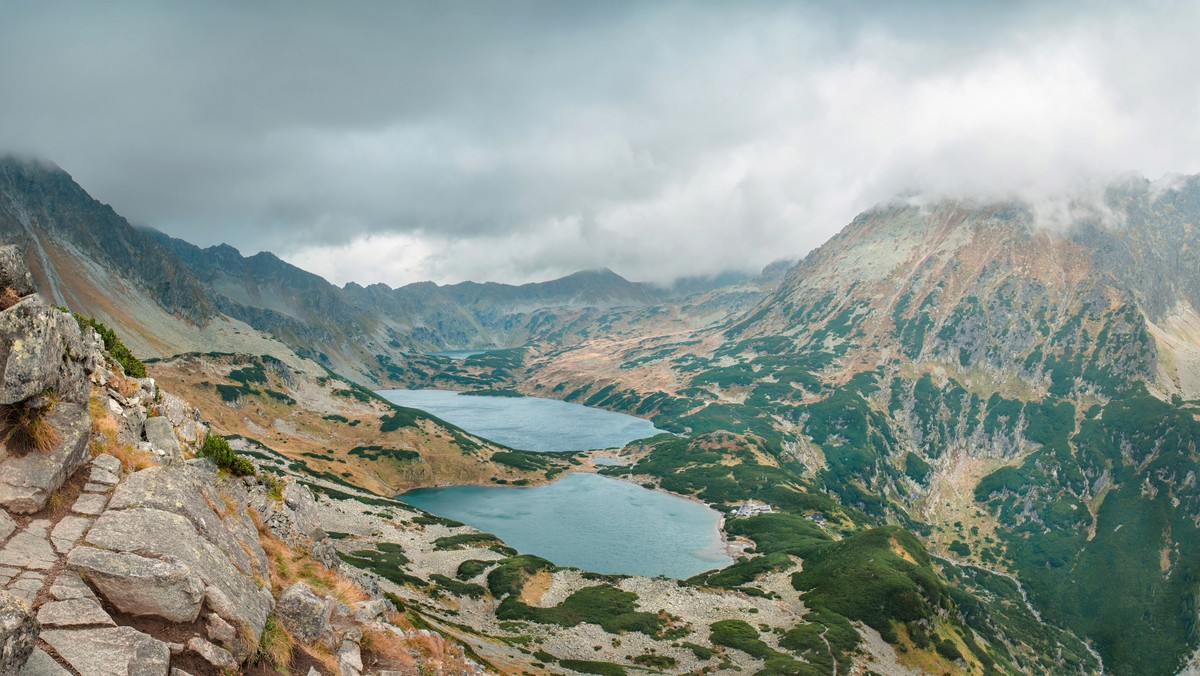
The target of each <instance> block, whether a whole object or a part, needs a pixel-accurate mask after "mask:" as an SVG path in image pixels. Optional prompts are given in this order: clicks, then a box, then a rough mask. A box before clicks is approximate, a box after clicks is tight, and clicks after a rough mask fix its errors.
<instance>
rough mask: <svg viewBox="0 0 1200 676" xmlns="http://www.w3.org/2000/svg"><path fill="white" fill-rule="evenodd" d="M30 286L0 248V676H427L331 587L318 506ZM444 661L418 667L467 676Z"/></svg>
mask: <svg viewBox="0 0 1200 676" xmlns="http://www.w3.org/2000/svg"><path fill="white" fill-rule="evenodd" d="M32 280H33V276H32V275H30V273H29V272H28V270H27V269H26V268H25V266H24V263H23V258H22V256H21V255H20V253H19V252H18V251H17V250H16V249H15V248H13V247H0V297H2V298H3V299H6V300H4V303H3V308H2V309H0V407H2V408H3V411H4V416H3V419H2V420H0V507H2V508H3V509H0V587H2V590H0V619H2V620H3V621H2V622H0V673H4V674H23V675H25V676H34V675H37V676H46V675H52V674H83V675H84V676H91V675H96V676H101V675H103V676H111V675H114V674H139V675H143V674H144V675H147V676H149V675H152V674H161V675H162V676H167V674H172V675H175V676H179V675H182V674H217V673H228V672H230V671H234V670H242V669H246V670H253V671H254V673H295V671H296V670H298V671H299V673H308V674H314V673H318V674H362V673H364V669H369V670H370V671H371V673H392V672H391V671H389V670H395V673H409V672H410V671H412V670H413V669H420V668H421V666H420V659H419V657H414V655H413V653H410V652H409V651H408V649H407V648H406V646H407V641H409V640H410V639H409V638H408V637H406V634H405V631H406V629H405V628H403V627H398V626H396V625H395V624H392V623H390V622H388V621H386V619H385V616H388V614H389V613H392V612H393V611H394V607H393V606H392V605H391V604H390V603H389V602H387V601H386V600H384V599H382V598H372V597H371V595H370V594H368V593H367V592H365V591H363V590H362V589H361V588H360V587H359V586H358V585H356V584H355V583H353V582H352V581H350V580H349V579H347V578H345V577H343V576H342V575H340V574H339V573H338V568H339V566H340V562H339V558H338V557H337V555H336V554H335V553H334V550H333V548H332V546H331V545H330V542H329V540H328V538H327V537H326V536H325V533H324V531H322V530H321V528H320V525H319V522H318V519H317V516H316V513H315V507H314V505H315V499H314V496H313V494H312V492H311V490H310V489H308V488H307V487H305V486H302V485H300V484H298V483H296V482H294V481H290V480H284V479H279V478H275V477H272V476H271V475H269V474H260V473H258V472H257V471H256V470H255V468H254V467H253V465H251V464H249V463H245V462H240V463H239V462H236V461H234V458H233V457H230V456H223V455H222V454H221V453H220V452H219V451H220V446H221V445H222V442H220V441H219V440H217V441H214V438H213V437H212V436H210V435H209V434H208V428H207V425H206V424H205V423H204V421H203V420H202V417H201V415H200V412H199V411H198V410H197V409H195V408H193V407H192V406H190V405H189V404H188V403H187V402H185V401H183V400H181V399H179V398H177V397H175V396H173V395H172V394H170V393H168V392H164V391H162V390H161V389H160V388H159V387H158V385H157V383H155V381H154V380H152V379H149V378H145V379H140V380H139V379H136V378H133V377H131V376H128V375H127V374H126V373H125V371H124V370H123V368H122V366H121V365H120V364H118V363H117V362H116V361H114V360H113V359H112V355H111V354H107V353H106V352H105V351H104V342H103V341H102V340H101V337H100V335H98V334H97V332H96V331H95V330H93V328H92V326H93V324H90V323H86V322H82V321H77V320H76V318H74V317H72V316H71V315H70V314H69V313H66V312H64V311H62V310H60V309H58V308H55V307H52V306H50V305H49V304H47V303H46V302H45V301H43V300H41V299H40V298H39V297H38V296H36V295H35V294H34V284H33V281H32ZM224 448H225V449H228V446H225V447H224ZM213 449H216V450H213ZM227 453H231V451H228V450H227ZM197 454H199V455H197ZM407 628H408V630H409V631H416V630H412V628H411V624H409V625H407ZM413 636H416V637H418V638H419V639H420V641H421V642H423V643H428V642H429V641H433V640H440V639H434V638H432V637H430V636H428V635H426V634H424V633H420V632H419V631H418V633H417V634H413ZM442 653H443V655H442V657H441V658H439V659H437V660H433V661H430V662H429V663H428V664H427V668H431V669H443V668H445V669H449V670H457V671H456V673H464V672H470V671H473V670H474V669H475V667H473V666H471V664H470V663H469V661H466V660H465V658H463V657H462V654H461V651H458V652H456V651H455V649H453V648H452V647H449V646H444V647H443V649H442Z"/></svg>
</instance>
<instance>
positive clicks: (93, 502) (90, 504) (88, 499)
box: [71, 493, 108, 516]
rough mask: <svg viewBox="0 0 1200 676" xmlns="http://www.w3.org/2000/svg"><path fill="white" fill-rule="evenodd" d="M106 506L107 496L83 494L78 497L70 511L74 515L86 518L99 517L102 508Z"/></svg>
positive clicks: (102, 510) (102, 511)
mask: <svg viewBox="0 0 1200 676" xmlns="http://www.w3.org/2000/svg"><path fill="white" fill-rule="evenodd" d="M107 504H108V496H107V495H94V494H92V493H84V494H83V495H80V496H79V499H78V500H76V501H75V504H74V505H73V506H72V507H71V511H72V512H75V513H76V514H87V515H88V516H100V515H101V514H103V513H104V507H105V505H107Z"/></svg>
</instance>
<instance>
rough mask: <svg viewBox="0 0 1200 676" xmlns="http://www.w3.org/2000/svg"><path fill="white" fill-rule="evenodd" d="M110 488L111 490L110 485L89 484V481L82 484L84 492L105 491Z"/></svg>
mask: <svg viewBox="0 0 1200 676" xmlns="http://www.w3.org/2000/svg"><path fill="white" fill-rule="evenodd" d="M110 490H112V486H109V485H107V484H91V483H89V484H84V486H83V492H84V493H107V492H109V491H110Z"/></svg>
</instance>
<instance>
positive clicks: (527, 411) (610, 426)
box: [379, 390, 662, 452]
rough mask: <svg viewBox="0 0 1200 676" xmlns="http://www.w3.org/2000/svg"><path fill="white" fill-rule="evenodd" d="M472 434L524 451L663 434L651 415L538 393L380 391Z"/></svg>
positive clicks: (609, 444) (588, 446) (584, 447)
mask: <svg viewBox="0 0 1200 676" xmlns="http://www.w3.org/2000/svg"><path fill="white" fill-rule="evenodd" d="M379 394H380V395H381V396H383V397H384V398H385V399H387V400H388V401H390V402H392V403H394V404H399V405H400V406H408V407H409V408H419V409H421V410H422V411H428V412H430V413H432V414H433V415H435V416H437V417H439V418H441V419H442V420H445V421H447V422H450V423H454V424H455V425H458V426H459V427H461V428H463V429H464V430H466V431H468V432H470V433H471V434H478V435H479V436H481V437H484V438H487V439H491V440H492V441H496V442H499V443H501V444H504V445H505V446H510V447H512V448H519V449H522V450H526V451H538V452H545V451H590V450H593V449H597V448H617V447H620V446H624V445H625V444H627V443H629V442H631V441H634V440H636V439H644V438H646V437H652V436H654V435H655V434H659V433H661V431H662V430H659V429H658V428H656V427H655V426H654V424H653V423H651V422H650V421H649V420H643V419H641V418H636V417H634V416H631V415H625V414H624V413H615V412H613V411H605V410H603V409H598V408H591V407H588V406H582V405H580V404H572V403H569V402H565V401H558V400H557V399H542V398H540V397H487V396H472V395H469V394H462V393H460V392H452V391H448V390H380V392H379Z"/></svg>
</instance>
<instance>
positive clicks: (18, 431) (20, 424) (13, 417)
mask: <svg viewBox="0 0 1200 676" xmlns="http://www.w3.org/2000/svg"><path fill="white" fill-rule="evenodd" d="M47 409H48V407H47V408H39V407H33V406H25V405H22V404H12V405H9V406H0V442H3V443H4V446H5V447H6V448H7V449H8V451H9V452H11V453H16V454H18V455H23V454H25V453H29V452H31V451H38V452H41V453H49V452H50V451H51V450H53V449H54V446H55V444H57V443H58V441H59V435H58V432H57V431H56V430H55V429H54V428H53V427H51V426H50V423H49V422H47V421H46V413H47Z"/></svg>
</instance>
